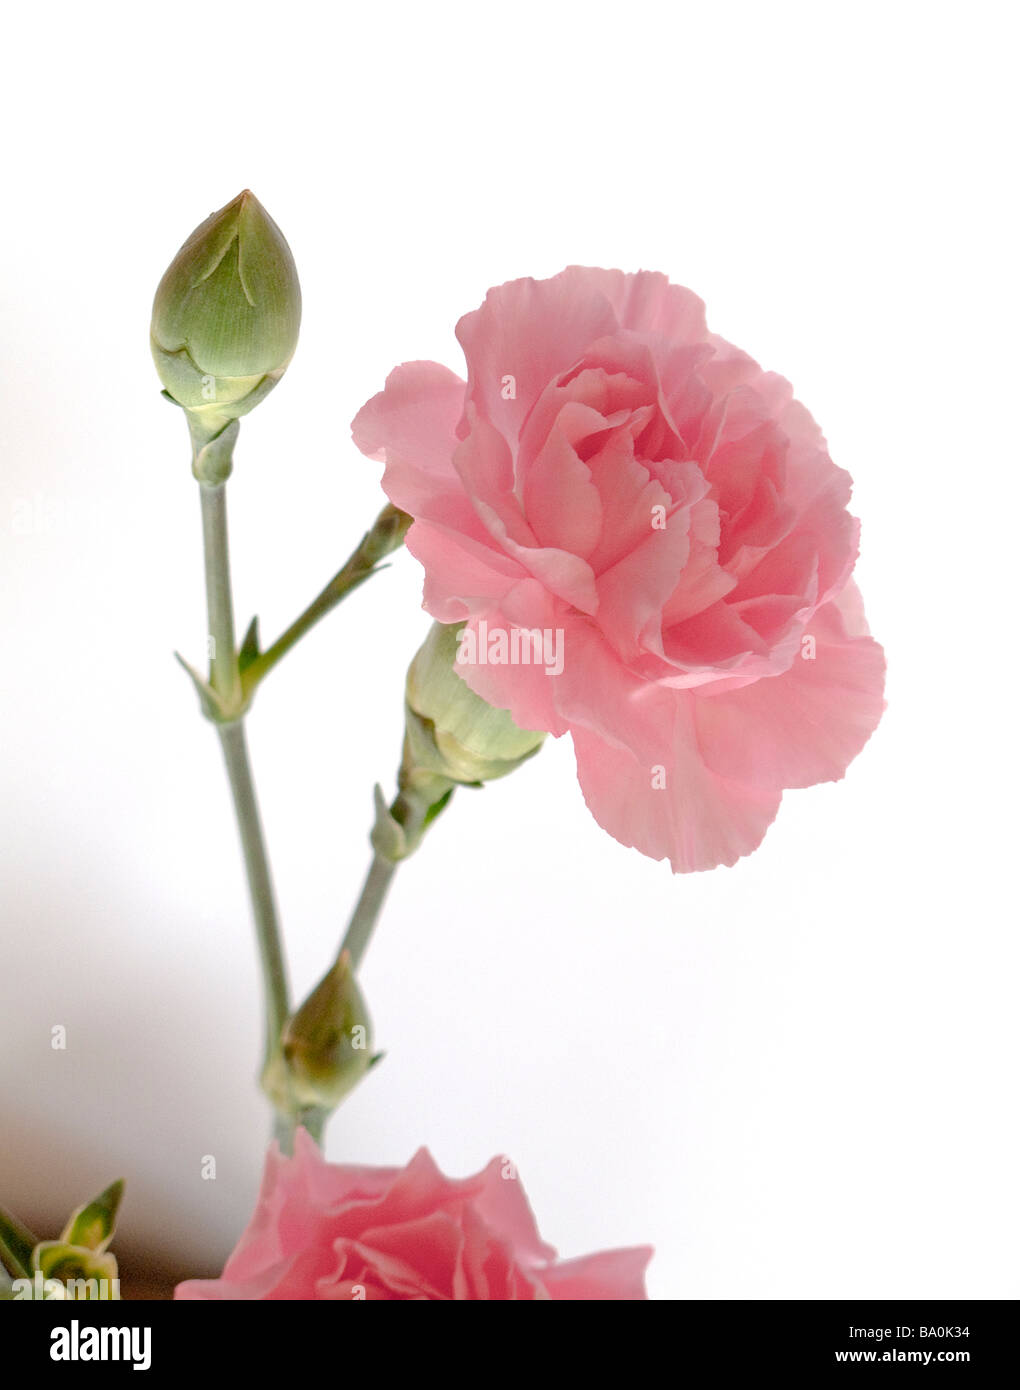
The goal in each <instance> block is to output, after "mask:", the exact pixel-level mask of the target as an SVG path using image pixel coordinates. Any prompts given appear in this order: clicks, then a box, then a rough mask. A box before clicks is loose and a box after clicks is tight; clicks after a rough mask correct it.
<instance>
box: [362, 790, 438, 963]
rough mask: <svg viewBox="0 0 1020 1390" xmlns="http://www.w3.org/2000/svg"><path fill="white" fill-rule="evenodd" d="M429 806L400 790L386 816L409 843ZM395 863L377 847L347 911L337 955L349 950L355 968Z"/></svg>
mask: <svg viewBox="0 0 1020 1390" xmlns="http://www.w3.org/2000/svg"><path fill="white" fill-rule="evenodd" d="M431 807H432V799H431V798H430V797H426V798H424V799H423V798H421V797H416V796H414V795H413V794H411V793H409V792H407V791H402V792H400V794H399V795H398V796H397V798H396V800H395V801H394V802H393V804H392V806H391V807H390V815H391V816H392V817H393V819H394V820H395V821H397V822H398V824H400V825H402V826H403V827H404V830H405V832H406V834H407V838H408V841H409V842H410V843H411V844H412V845H414V844H415V843H416V842H417V840H418V838H419V836H420V834H421V831H422V829H423V827H424V825H425V822H426V820H427V818H428V815H429V811H430V809H431ZM397 863H399V861H394V860H392V859H388V858H387V857H386V855H384V854H380V853H379V851H378V850H376V852H375V853H374V855H373V856H372V863H371V865H370V866H369V870H368V876H367V877H366V879H365V883H364V886H363V887H362V890H361V897H360V898H359V899H358V902H357V906H356V907H355V909H354V911H353V913H352V914H351V920H350V922H349V923H348V926H347V931H346V933H345V935H344V939H343V941H342V942H341V943H340V952H339V954H340V955H343V953H344V951H350V953H351V964H352V966H353V967H354V969H355V970H357V969H358V967H359V966H360V964H361V961H362V957H363V956H364V954H365V950H366V948H367V946H368V943H369V941H370V940H371V937H372V933H373V931H374V930H375V928H376V925H377V923H378V921H379V917H380V915H381V913H382V909H383V905H384V903H385V902H386V895H387V893H388V892H389V889H390V884H391V883H392V882H393V878H394V875H395V874H396V872H397Z"/></svg>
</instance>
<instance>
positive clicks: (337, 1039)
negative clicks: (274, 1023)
mask: <svg viewBox="0 0 1020 1390" xmlns="http://www.w3.org/2000/svg"><path fill="white" fill-rule="evenodd" d="M374 1060H375V1059H374V1058H373V1056H372V1034H371V1024H370V1022H369V1017H368V1009H367V1008H366V1006H365V1001H364V998H363V997H362V993H361V990H360V988H359V987H358V982H357V980H356V979H355V976H354V970H353V968H352V966H351V958H350V955H349V953H348V952H347V951H344V952H343V954H342V955H341V956H340V959H339V960H338V961H337V962H336V964H335V965H333V966H332V967H331V969H330V970H328V971H327V972H326V974H325V975H324V976H323V978H322V979H321V980H320V981H319V983H318V984H317V985H316V986H315V988H314V989H313V990H312V992H311V994H310V995H309V996H308V998H307V999H306V1000H305V1002H304V1003H303V1004H302V1005H301V1007H300V1008H299V1009H298V1010H297V1012H296V1013H295V1014H293V1015H292V1016H291V1017H290V1018H289V1019H288V1020H287V1023H286V1025H285V1027H284V1030H283V1035H282V1037H281V1039H280V1048H279V1050H278V1051H277V1052H276V1054H275V1055H274V1056H273V1057H272V1058H271V1059H270V1061H269V1063H268V1065H267V1066H266V1070H265V1072H264V1074H263V1077H262V1089H263V1090H264V1091H265V1092H266V1094H267V1095H268V1096H269V1098H270V1099H271V1100H272V1102H273V1104H274V1105H275V1106H276V1108H277V1109H278V1110H282V1111H285V1112H287V1113H288V1114H298V1113H299V1112H300V1111H302V1110H305V1109H312V1108H322V1109H325V1110H333V1109H335V1107H336V1106H337V1105H339V1104H340V1101H341V1100H342V1099H343V1098H344V1096H345V1095H346V1094H347V1092H348V1091H350V1090H352V1089H353V1088H354V1087H355V1086H356V1085H357V1083H358V1082H359V1081H360V1080H361V1078H362V1077H363V1076H364V1074H365V1072H367V1071H368V1069H369V1067H370V1066H371V1065H372V1062H373V1061H374Z"/></svg>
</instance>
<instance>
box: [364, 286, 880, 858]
mask: <svg viewBox="0 0 1020 1390" xmlns="http://www.w3.org/2000/svg"><path fill="white" fill-rule="evenodd" d="M457 336H458V338H459V339H460V343H461V346H462V347H463V349H464V355H465V357H466V358H467V367H468V379H467V382H466V383H465V382H464V381H462V380H461V379H460V378H459V377H457V376H455V375H454V374H453V372H451V371H448V370H447V369H446V368H445V367H441V366H439V365H437V364H436V363H434V362H407V363H404V365H403V366H400V367H397V368H396V370H395V371H394V372H392V373H391V375H390V377H389V378H388V380H387V382H386V388H385V390H383V391H382V392H381V393H380V394H379V395H377V396H374V397H373V398H372V400H370V401H369V402H368V404H367V405H365V406H364V407H363V409H362V410H361V411H360V412H359V414H358V416H357V418H356V419H355V421H354V426H353V429H354V438H355V441H356V442H357V444H358V446H359V448H360V449H362V450H363V451H364V452H365V453H366V454H368V455H370V456H371V457H373V458H379V459H383V460H384V461H385V464H386V471H385V474H384V477H383V486H384V488H385V489H386V492H387V493H388V495H389V497H390V499H391V500H392V501H393V502H394V503H395V504H396V505H397V506H398V507H401V508H403V509H404V510H405V511H407V512H410V513H411V515H412V516H413V517H414V518H415V524H414V525H413V526H412V527H411V529H410V531H409V532H408V536H407V545H408V549H409V550H410V551H411V552H412V553H413V554H414V555H415V556H416V557H417V558H418V559H419V560H420V561H421V563H422V564H423V565H424V567H425V607H426V608H427V610H428V611H429V612H430V613H431V614H432V615H433V617H435V618H437V619H439V621H440V622H444V623H456V622H462V621H464V620H467V623H468V628H467V633H468V636H467V637H466V639H465V643H464V644H463V645H462V650H461V656H462V657H465V664H463V665H459V666H458V668H457V669H458V671H459V673H460V675H461V676H462V677H463V678H464V679H465V680H466V681H467V683H468V685H470V687H471V688H472V689H473V690H474V691H475V692H476V693H477V694H479V695H480V696H482V697H483V698H484V699H485V700H487V701H488V702H489V703H490V704H492V705H495V706H498V707H500V708H503V709H508V710H510V712H511V713H512V715H513V718H514V719H515V721H516V722H517V724H519V725H520V726H521V728H525V729H545V730H547V731H548V732H549V733H551V734H554V735H561V734H565V733H569V734H570V735H571V736H572V738H573V741H574V748H575V751H576V755H577V771H578V777H579V779H580V783H581V788H582V790H583V792H584V796H585V800H586V801H587V803H588V806H589V808H590V809H591V812H592V814H593V815H594V816H595V818H596V820H597V821H598V822H599V824H600V825H602V826H603V827H604V828H605V829H606V830H608V831H609V832H610V834H612V835H614V836H615V837H616V838H617V839H618V840H620V841H622V843H623V844H625V845H632V846H635V847H636V848H637V849H639V850H641V851H642V852H643V853H645V854H648V855H651V856H652V857H653V858H655V859H662V858H668V859H669V860H670V862H671V864H672V866H673V868H674V870H676V871H678V872H680V871H685V870H692V869H710V868H713V867H715V866H716V865H719V864H733V863H734V862H735V861H736V860H737V859H738V858H739V857H740V856H741V855H744V854H748V853H749V852H750V851H751V850H753V849H755V848H756V847H757V846H758V845H759V844H760V843H761V840H762V837H763V835H764V834H765V831H766V829H767V828H768V826H769V825H770V824H771V822H772V820H773V819H774V817H775V815H776V812H777V810H778V808H779V803H780V799H781V797H782V793H783V790H784V788H787V787H807V786H810V785H812V784H813V783H815V782H824V781H835V780H837V779H838V778H840V777H842V776H843V773H844V771H845V769H846V767H847V764H848V763H849V762H850V760H851V759H852V758H853V757H855V756H856V754H857V753H858V752H859V751H860V749H861V748H862V746H863V745H864V743H865V741H866V740H867V738H868V736H869V735H870V734H871V732H872V730H873V729H874V728H875V726H876V724H877V723H878V720H879V717H880V715H881V712H882V709H883V700H882V686H883V678H884V661H883V657H882V650H881V648H880V647H879V646H878V645H877V643H875V642H874V641H872V639H871V638H870V637H869V636H868V635H867V627H866V624H865V622H864V615H863V610H862V607H861V604H860V601H859V597H858V595H857V592H856V589H855V588H854V587H853V585H852V584H851V582H850V574H851V571H852V569H853V566H854V561H855V558H856V555H857V537H858V524H857V522H856V521H855V520H854V518H853V517H851V516H850V514H849V512H848V511H847V503H848V501H849V498H850V478H849V475H848V474H846V473H845V472H843V471H842V470H841V469H839V468H837V467H836V466H835V465H834V464H833V462H832V460H831V459H830V458H829V455H828V452H827V450H826V446H825V440H824V439H823V437H822V434H821V431H820V430H819V428H818V426H817V425H816V424H815V422H814V420H813V419H812V418H811V416H810V415H809V414H808V412H807V411H806V410H805V409H804V407H803V406H802V405H800V404H799V403H798V402H797V401H795V400H794V399H793V394H792V391H791V388H790V386H789V384H788V383H787V382H786V381H784V380H783V378H782V377H779V376H775V375H774V374H772V373H769V372H763V371H762V370H761V368H760V367H759V366H758V365H757V364H756V363H755V362H754V361H753V360H752V359H751V358H750V357H748V356H747V355H746V354H745V353H743V352H741V351H740V350H739V349H738V348H735V347H733V346H732V345H731V344H729V343H727V342H726V341H724V340H723V339H722V338H719V337H717V336H716V335H715V334H713V333H710V332H709V331H708V329H707V327H706V325H705V317H704V306H703V304H702V302H701V300H700V299H698V298H697V297H696V296H695V295H694V294H692V293H691V292H690V291H689V290H686V289H682V288H680V287H679V286H677V285H671V284H670V283H669V281H668V280H667V279H666V277H665V276H663V275H659V274H653V273H650V272H645V271H642V272H640V273H639V274H637V275H625V274H623V273H622V272H621V271H615V270H595V269H585V268H581V267H576V266H575V267H572V268H570V269H568V270H565V271H563V272H562V273H561V274H560V275H556V276H554V277H553V278H552V279H551V280H538V281H536V280H530V279H528V280H515V281H512V282H510V283H509V284H506V285H502V286H500V287H499V288H498V289H494V290H490V291H489V294H488V295H487V296H486V300H485V303H484V304H483V305H482V307H481V308H480V309H478V310H476V311H475V312H474V313H470V314H467V315H465V317H464V318H462V319H461V320H460V323H459V324H458V325H457ZM515 630H517V637H518V638H519V637H520V632H521V630H529V631H530V632H533V633H536V634H543V635H545V636H546V641H545V645H544V648H543V647H542V644H541V643H539V642H538V641H536V640H535V639H530V638H529V639H527V640H526V641H525V642H520V641H519V640H518V641H516V643H512V642H511V641H509V640H508V639H510V638H513V637H514V633H515ZM529 642H530V643H532V648H531V656H532V658H533V659H528V651H529ZM557 651H559V652H560V653H561V655H562V660H558V659H557V660H555V661H550V660H548V659H545V660H543V656H542V655H541V654H540V653H543V652H545V653H549V652H557ZM515 655H516V658H517V659H516V660H515V659H514V658H515ZM560 668H562V669H560Z"/></svg>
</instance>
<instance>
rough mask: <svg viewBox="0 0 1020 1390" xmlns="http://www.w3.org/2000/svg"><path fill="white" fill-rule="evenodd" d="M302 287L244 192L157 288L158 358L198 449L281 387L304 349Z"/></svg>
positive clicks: (274, 231)
mask: <svg viewBox="0 0 1020 1390" xmlns="http://www.w3.org/2000/svg"><path fill="white" fill-rule="evenodd" d="M300 323H301V288H300V286H299V284H298V276H297V268H296V267H295V265H294V257H293V256H292V255H291V252H290V247H289V246H288V245H287V242H286V241H285V239H284V236H283V233H282V232H281V231H280V229H279V227H278V226H277V225H276V223H275V222H274V221H273V219H272V218H271V217H270V216H269V214H268V213H267V212H266V210H265V208H264V207H263V206H262V204H261V203H260V202H259V201H258V199H257V198H256V197H255V195H254V194H253V193H250V192H248V190H247V189H245V191H244V192H243V193H241V194H239V195H238V196H237V197H236V198H235V199H234V200H233V202H231V203H228V204H227V205H226V207H224V208H221V209H220V210H219V212H214V213H213V215H212V216H211V217H209V218H207V219H206V220H205V222H203V223H202V225H201V226H200V227H197V228H196V229H195V231H193V232H192V234H191V236H190V237H189V238H188V240H187V241H186V242H185V243H184V245H183V246H182V247H181V249H180V250H179V251H178V253H177V255H176V256H175V257H174V259H173V261H172V262H171V263H170V267H169V269H168V270H167V272H166V274H165V275H164V276H163V278H162V280H161V281H160V282H159V288H158V289H157V290H156V298H155V300H154V302H153V306H152V355H153V358H154V360H155V363H156V370H157V371H158V372H159V376H160V380H161V381H162V382H163V385H164V387H165V389H166V394H167V395H168V396H169V397H170V398H171V399H172V400H174V401H176V402H177V404H178V405H181V406H183V407H184V409H185V410H187V411H188V416H189V423H190V424H191V426H192V434H193V435H194V436H195V437H196V447H197V446H198V445H199V444H202V443H206V442H208V441H209V440H211V439H213V438H215V436H216V435H218V434H219V433H220V431H221V430H223V429H224V428H225V426H226V425H228V424H229V423H230V422H231V421H232V420H236V419H238V418H239V417H240V416H241V415H246V414H247V413H248V411H249V410H251V409H252V407H253V406H255V405H257V404H258V402H259V401H260V400H262V398H263V397H264V396H265V395H267V394H268V392H269V391H270V390H272V388H273V387H274V386H275V385H276V383H277V382H278V381H279V379H280V377H281V376H282V375H283V373H284V371H285V370H286V367H287V364H288V363H289V362H290V359H291V357H293V355H294V349H295V347H296V346H297V339H298V328H299V326H300Z"/></svg>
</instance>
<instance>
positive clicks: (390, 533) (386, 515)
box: [243, 504, 411, 694]
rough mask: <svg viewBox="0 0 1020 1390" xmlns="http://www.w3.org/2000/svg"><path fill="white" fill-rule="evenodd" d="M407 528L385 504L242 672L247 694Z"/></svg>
mask: <svg viewBox="0 0 1020 1390" xmlns="http://www.w3.org/2000/svg"><path fill="white" fill-rule="evenodd" d="M410 524H411V518H410V517H409V516H408V515H407V514H406V513H405V512H402V511H400V510H399V509H398V508H397V507H394V506H392V505H389V504H388V505H387V506H385V507H384V508H383V509H382V511H381V512H380V513H379V515H378V516H377V517H376V519H375V522H374V524H373V526H372V529H371V530H370V531H366V533H365V534H364V536H362V538H361V541H360V542H359V544H358V546H357V547H356V549H355V550H354V552H353V553H352V554H351V556H350V558H349V559H348V560H347V561H346V563H345V564H344V566H343V568H342V569H341V570H340V571H339V572H338V573H337V574H335V575H334V576H333V578H332V579H331V580H330V581H329V583H328V584H327V585H326V587H325V588H324V589H323V590H322V592H321V593H320V594H318V595H317V596H316V597H315V598H314V599H313V600H312V602H311V603H310V604H309V605H308V607H307V608H306V609H305V611H304V612H303V613H302V614H301V616H300V617H299V618H296V619H295V620H294V622H292V623H291V625H290V627H289V628H288V629H287V631H286V632H284V633H283V634H282V636H280V637H278V638H277V639H276V641H275V642H274V643H273V645H272V646H271V647H267V648H266V650H265V651H264V652H261V653H260V654H259V655H258V656H257V657H256V658H255V659H254V661H252V662H251V663H250V664H249V665H248V666H247V667H246V668H245V670H244V675H243V682H244V689H245V693H246V694H247V693H249V692H251V691H253V690H254V689H255V687H256V686H257V685H258V684H259V682H260V681H261V680H262V679H263V678H264V677H265V676H267V675H268V674H269V672H270V671H271V670H272V669H273V667H274V666H275V665H276V664H277V662H279V661H281V660H282V659H283V657H285V656H286V655H287V653H288V652H289V651H290V649H291V647H293V646H295V645H296V644H297V643H298V642H300V640H301V638H302V637H304V635H305V633H306V632H309V631H310V630H311V629H312V628H313V627H314V626H315V624H316V623H317V622H319V621H320V619H322V618H324V617H325V616H326V614H327V613H330V612H332V610H333V609H334V608H335V607H336V606H337V604H338V603H340V602H341V601H342V600H343V599H345V598H346V597H347V595H348V594H350V593H353V591H354V590H355V589H356V588H357V587H358V586H359V585H360V584H363V583H364V582H365V580H366V579H368V578H369V576H370V575H372V574H374V573H375V571H376V569H377V568H378V566H379V562H380V560H383V559H384V558H385V557H386V556H387V555H389V554H390V552H391V551H393V550H396V549H397V548H398V547H399V546H401V545H402V544H403V541H404V535H405V533H406V531H407V528H408V526H410Z"/></svg>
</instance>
